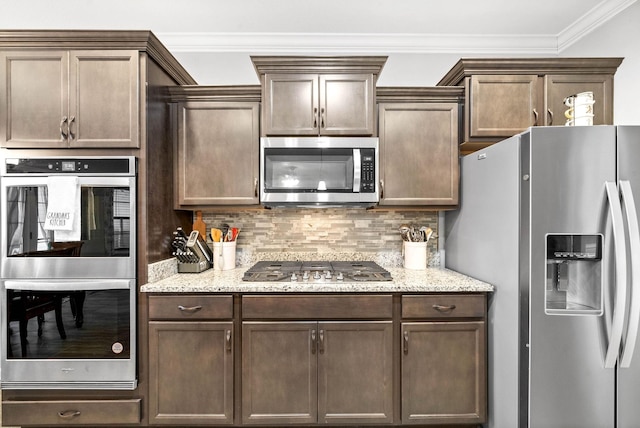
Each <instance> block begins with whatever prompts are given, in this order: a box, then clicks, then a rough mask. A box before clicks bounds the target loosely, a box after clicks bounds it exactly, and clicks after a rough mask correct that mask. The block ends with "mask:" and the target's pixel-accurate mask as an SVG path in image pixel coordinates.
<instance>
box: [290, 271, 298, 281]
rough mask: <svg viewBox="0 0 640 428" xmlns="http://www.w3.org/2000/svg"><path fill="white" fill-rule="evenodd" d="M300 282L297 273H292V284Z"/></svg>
mask: <svg viewBox="0 0 640 428" xmlns="http://www.w3.org/2000/svg"><path fill="white" fill-rule="evenodd" d="M297 280H298V275H296V273H295V272H294V273H292V274H291V282H296V281H297Z"/></svg>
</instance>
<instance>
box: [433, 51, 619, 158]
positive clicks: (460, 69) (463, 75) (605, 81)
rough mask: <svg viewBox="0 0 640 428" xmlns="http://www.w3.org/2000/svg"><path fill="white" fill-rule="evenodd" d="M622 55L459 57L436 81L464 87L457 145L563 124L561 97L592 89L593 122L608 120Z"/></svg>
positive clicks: (467, 147)
mask: <svg viewBox="0 0 640 428" xmlns="http://www.w3.org/2000/svg"><path fill="white" fill-rule="evenodd" d="M621 62H622V58H553V59H545V58H538V59H530V58H524V59H461V60H460V61H458V63H457V64H456V65H455V66H454V67H453V68H452V69H451V70H450V71H449V72H448V73H447V75H446V76H445V77H443V78H442V80H441V81H440V82H439V83H438V85H439V86H463V87H464V88H465V109H464V133H463V139H462V145H461V147H460V150H461V152H462V153H470V152H473V151H475V150H478V149H481V148H483V147H486V146H488V145H490V144H492V143H494V142H497V141H500V140H502V139H504V138H507V137H510V136H512V135H515V134H517V133H519V132H522V131H524V130H525V129H526V128H528V127H530V126H552V125H564V124H565V121H566V118H565V116H564V112H565V110H566V109H567V107H566V106H565V105H564V99H565V98H566V97H567V96H569V95H573V94H577V93H580V92H584V91H592V92H593V96H594V99H595V101H596V102H595V104H594V118H593V124H594V125H610V124H613V77H614V74H615V72H616V70H617V68H618V66H619V65H620V63H621Z"/></svg>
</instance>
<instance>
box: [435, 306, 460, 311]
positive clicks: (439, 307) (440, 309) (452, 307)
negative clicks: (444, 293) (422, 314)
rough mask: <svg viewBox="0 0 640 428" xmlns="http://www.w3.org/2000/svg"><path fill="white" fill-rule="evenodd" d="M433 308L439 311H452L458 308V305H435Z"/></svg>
mask: <svg viewBox="0 0 640 428" xmlns="http://www.w3.org/2000/svg"><path fill="white" fill-rule="evenodd" d="M432 308H433V309H435V310H436V311H438V312H451V311H453V310H454V309H455V308H456V305H433V306H432Z"/></svg>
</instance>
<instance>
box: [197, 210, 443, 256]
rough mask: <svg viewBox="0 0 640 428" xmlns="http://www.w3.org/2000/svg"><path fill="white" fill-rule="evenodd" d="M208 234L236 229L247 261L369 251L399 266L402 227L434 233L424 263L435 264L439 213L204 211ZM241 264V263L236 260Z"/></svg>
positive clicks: (240, 247)
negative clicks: (267, 255) (215, 229)
mask: <svg viewBox="0 0 640 428" xmlns="http://www.w3.org/2000/svg"><path fill="white" fill-rule="evenodd" d="M202 218H203V221H204V222H205V223H206V225H207V230H209V229H210V228H211V227H218V228H219V227H221V225H222V224H223V223H227V224H229V225H230V226H232V227H239V228H240V229H241V231H240V235H239V237H238V243H237V246H238V247H237V248H238V254H239V257H241V258H242V257H244V258H245V259H246V260H249V259H251V257H252V256H253V252H259V253H279V252H297V253H320V254H323V253H336V252H339V253H356V252H357V253H369V254H370V255H371V258H372V259H373V260H379V261H382V262H384V264H389V263H392V264H395V265H399V264H400V253H401V249H402V239H401V238H400V232H399V230H398V229H399V227H400V225H402V224H416V225H419V226H427V227H430V228H432V229H433V230H434V237H433V238H432V239H431V240H430V241H429V245H428V247H429V260H430V262H429V263H430V264H431V265H437V264H438V262H439V259H438V250H437V245H438V239H437V233H435V231H437V223H438V214H437V213H435V212H420V211H372V210H365V209H363V208H341V209H337V208H330V209H313V208H308V209H295V208H274V209H271V210H266V209H265V210H257V211H237V212H229V213H217V212H216V213H203V216H202ZM239 262H240V263H241V264H245V263H246V262H243V260H240V261H239Z"/></svg>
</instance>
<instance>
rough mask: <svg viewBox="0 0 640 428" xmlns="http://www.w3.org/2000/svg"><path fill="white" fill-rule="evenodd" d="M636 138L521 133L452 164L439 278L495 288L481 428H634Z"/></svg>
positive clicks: (639, 304) (633, 134)
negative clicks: (451, 200) (453, 182)
mask: <svg viewBox="0 0 640 428" xmlns="http://www.w3.org/2000/svg"><path fill="white" fill-rule="evenodd" d="M638 161H640V127H622V126H619V127H615V126H583V127H540V128H537V127H536V128H531V129H530V130H528V131H527V132H524V133H522V134H520V135H517V136H515V137H512V138H509V139H507V140H505V141H502V142H500V143H498V144H495V145H493V146H491V147H489V148H487V149H485V150H482V151H479V152H476V153H473V154H471V155H468V156H465V157H464V158H462V162H461V167H462V173H461V177H462V181H461V198H462V199H461V200H462V203H461V208H460V209H459V210H457V211H452V212H448V213H447V214H446V217H445V231H444V233H445V251H446V257H445V260H446V266H447V267H448V268H451V269H454V270H457V271H459V272H462V273H464V274H467V275H470V276H473V277H475V278H478V279H480V280H483V281H487V282H489V283H492V284H494V285H495V287H496V292H495V293H494V295H493V296H492V297H491V299H490V302H489V328H490V330H489V373H490V381H489V400H488V401H489V412H488V417H489V423H488V426H489V427H507V426H509V427H516V426H517V427H522V428H524V427H530V428H547V427H548V428H551V427H553V428H556V427H594V428H599V427H602V428H604V427H607V428H610V427H615V428H631V427H637V426H638V421H640V406H637V400H636V397H637V396H638V394H639V393H640V355H638V350H637V349H635V348H637V346H635V344H636V339H637V330H638V319H639V317H640V284H639V281H640V253H638V251H639V250H640V232H639V231H638V220H637V215H636V212H637V211H638V209H639V208H640V206H638V205H637V199H634V192H635V194H636V195H637V194H638V192H639V191H640V172H638V168H637V163H638Z"/></svg>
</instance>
